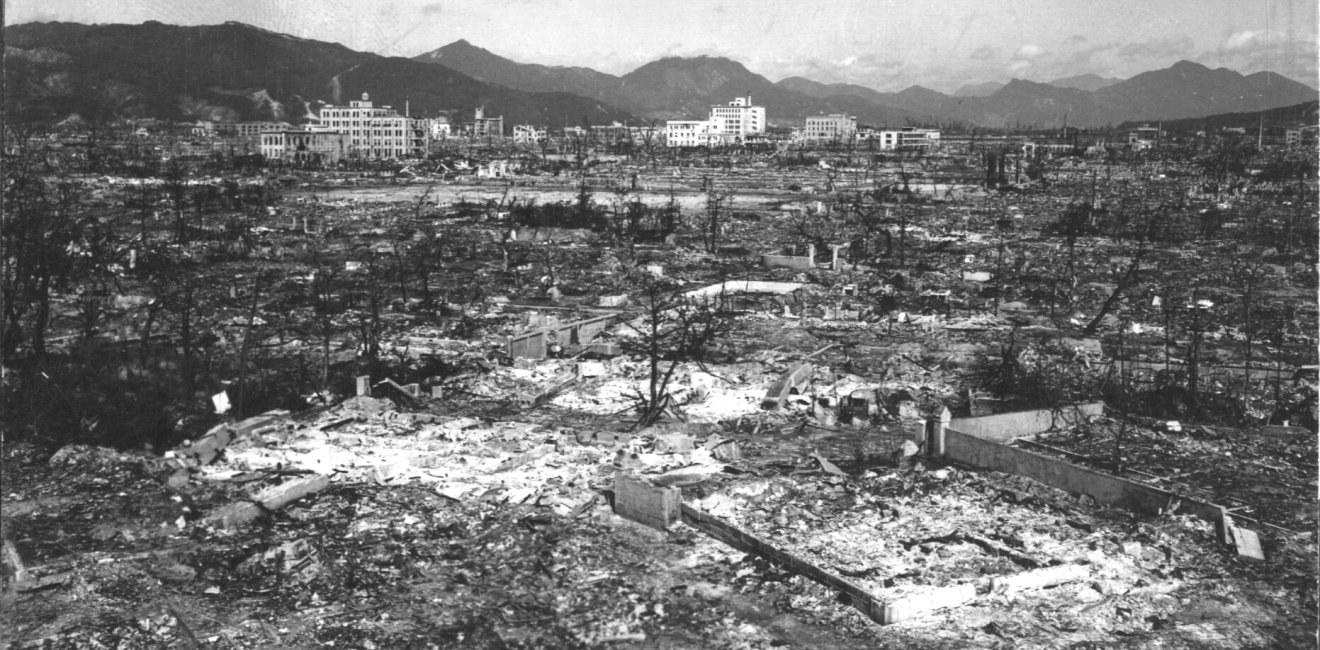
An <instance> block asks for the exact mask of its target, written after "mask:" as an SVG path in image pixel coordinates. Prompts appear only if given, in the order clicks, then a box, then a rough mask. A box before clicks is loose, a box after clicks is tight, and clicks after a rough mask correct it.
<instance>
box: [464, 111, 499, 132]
mask: <svg viewBox="0 0 1320 650" xmlns="http://www.w3.org/2000/svg"><path fill="white" fill-rule="evenodd" d="M466 126H467V129H466V130H467V134H468V135H469V136H471V137H473V138H481V139H485V138H502V137H504V116H503V115H501V116H499V117H486V107H485V106H478V107H477V109H476V112H474V113H473V117H472V122H471V123H470V124H468V125H466Z"/></svg>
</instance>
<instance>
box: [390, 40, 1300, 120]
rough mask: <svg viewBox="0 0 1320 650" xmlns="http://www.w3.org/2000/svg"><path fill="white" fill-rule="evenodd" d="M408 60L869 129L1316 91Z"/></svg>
mask: <svg viewBox="0 0 1320 650" xmlns="http://www.w3.org/2000/svg"><path fill="white" fill-rule="evenodd" d="M415 60H417V61H424V62H427V63H434V64H438V65H442V66H446V67H450V68H452V69H454V70H457V71H459V72H462V73H464V74H467V75H470V76H472V77H474V78H476V79H481V80H483V81H489V82H491V83H497V84H501V85H506V86H509V87H511V88H519V89H522V90H539V91H544V90H550V89H558V90H564V91H566V92H575V93H580V94H585V95H586V96H588V97H594V98H596V99H599V100H601V101H605V102H610V103H613V104H615V105H617V106H620V107H622V108H625V109H626V110H628V111H631V112H633V113H636V114H637V115H641V116H645V117H651V118H661V119H664V118H676V117H687V118H696V117H700V116H704V114H705V111H706V109H707V107H709V106H710V105H712V104H716V103H724V102H727V101H729V100H730V99H732V98H733V97H736V96H739V95H747V94H750V95H752V97H753V99H754V100H755V102H756V103H757V104H760V105H763V106H765V107H766V112H767V114H768V115H769V116H770V117H771V120H772V121H774V119H775V118H778V119H780V120H787V121H791V122H799V121H800V120H801V119H802V118H804V117H806V116H807V115H813V114H819V113H831V112H846V113H849V114H852V115H855V116H856V117H857V118H858V120H859V121H860V122H862V123H869V124H874V125H882V124H889V125H902V124H904V123H909V122H922V123H949V122H961V123H965V124H969V125H977V126H993V127H1002V126H1012V125H1033V124H1034V125H1039V126H1046V127H1048V126H1058V125H1060V124H1062V123H1063V122H1064V121H1065V120H1066V121H1067V123H1068V124H1071V125H1074V126H1101V125H1105V124H1113V123H1118V122H1121V121H1125V120H1141V119H1145V120H1158V119H1161V118H1170V119H1172V118H1173V117H1195V116H1202V115H1209V114H1213V113H1223V112H1227V111H1242V110H1260V109H1263V108H1273V107H1277V106H1287V105H1291V104H1297V103H1301V102H1305V101H1310V100H1313V99H1316V98H1317V97H1320V93H1318V92H1317V91H1316V90H1315V89H1313V88H1310V87H1308V86H1306V85H1305V84H1301V83H1298V82H1295V81H1292V80H1290V79H1286V78H1284V77H1282V76H1280V75H1277V74H1274V73H1269V72H1258V73H1256V74H1253V75H1242V74H1239V73H1237V72H1233V71H1232V70H1228V69H1225V68H1219V69H1217V70H1211V69H1210V68H1207V67H1205V66H1203V65H1200V64H1198V63H1193V62H1190V61H1181V62H1178V63H1176V64H1174V65H1173V66H1171V67H1169V68H1166V69H1164V70H1155V71H1151V72H1146V73H1142V74H1139V75H1137V76H1135V77H1132V78H1131V79H1126V80H1121V79H1113V78H1104V77H1100V76H1098V75H1094V74H1085V75H1079V76H1075V77H1067V78H1064V79H1057V80H1055V81H1052V82H1050V83H1047V84H1045V83H1036V82H1032V81H1025V80H1021V79H1014V80H1012V81H1010V82H1008V83H1007V84H999V83H996V82H989V83H987V84H979V85H976V86H965V87H964V88H963V89H960V92H955V93H954V94H953V95H946V94H944V93H941V92H938V91H935V90H931V89H929V88H924V87H922V86H911V87H909V88H907V89H904V90H902V91H899V92H880V91H878V90H874V89H871V88H867V87H865V86H859V85H856V84H841V83H834V84H825V83H820V82H818V81H813V80H811V79H806V78H803V77H789V78H787V79H783V80H781V81H779V82H777V83H775V82H771V81H770V80H769V79H767V78H765V77H763V76H761V75H758V74H755V73H752V72H751V71H749V70H747V68H745V67H743V66H742V65H741V64H739V63H738V62H736V61H732V60H729V59H725V58H719V57H690V58H677V57H671V58H664V59H660V60H658V61H653V62H651V63H647V64H646V65H643V66H642V67H640V68H638V69H637V70H634V71H632V72H630V73H628V74H626V75H623V76H622V77H616V76H614V75H609V74H605V73H602V72H597V71H595V70H591V69H588V68H566V67H551V66H543V65H535V64H521V63H516V62H514V61H511V60H509V59H507V58H504V57H501V56H499V55H497V54H494V53H492V52H489V51H487V50H485V49H482V48H480V47H477V46H474V45H472V44H471V43H468V42H467V41H462V40H460V41H456V42H454V43H450V44H449V45H446V46H444V47H441V48H439V49H436V50H433V51H431V52H427V53H426V54H422V55H420V56H417V57H415ZM785 91H787V92H785Z"/></svg>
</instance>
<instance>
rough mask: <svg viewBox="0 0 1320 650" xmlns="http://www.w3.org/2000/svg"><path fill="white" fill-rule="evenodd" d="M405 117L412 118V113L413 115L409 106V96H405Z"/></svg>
mask: <svg viewBox="0 0 1320 650" xmlns="http://www.w3.org/2000/svg"><path fill="white" fill-rule="evenodd" d="M403 116H404V117H412V113H411V111H410V108H409V104H408V96H407V95H404V96H403Z"/></svg>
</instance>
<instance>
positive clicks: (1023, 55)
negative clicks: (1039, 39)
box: [1013, 43, 1045, 61]
mask: <svg viewBox="0 0 1320 650" xmlns="http://www.w3.org/2000/svg"><path fill="white" fill-rule="evenodd" d="M1044 53H1045V48H1043V47H1041V46H1039V45H1032V44H1030V43H1028V44H1026V45H1023V46H1022V47H1019V48H1018V49H1017V52H1014V53H1013V58H1015V59H1020V60H1023V61H1030V60H1032V59H1034V58H1037V57H1039V56H1040V55H1042V54H1044Z"/></svg>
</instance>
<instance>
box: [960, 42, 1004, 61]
mask: <svg viewBox="0 0 1320 650" xmlns="http://www.w3.org/2000/svg"><path fill="white" fill-rule="evenodd" d="M998 56H999V50H996V49H995V48H993V47H990V46H989V45H982V46H981V47H978V48H976V49H975V50H972V53H971V54H968V55H967V58H969V59H972V60H973V61H989V60H990V59H993V58H996V57H998Z"/></svg>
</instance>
